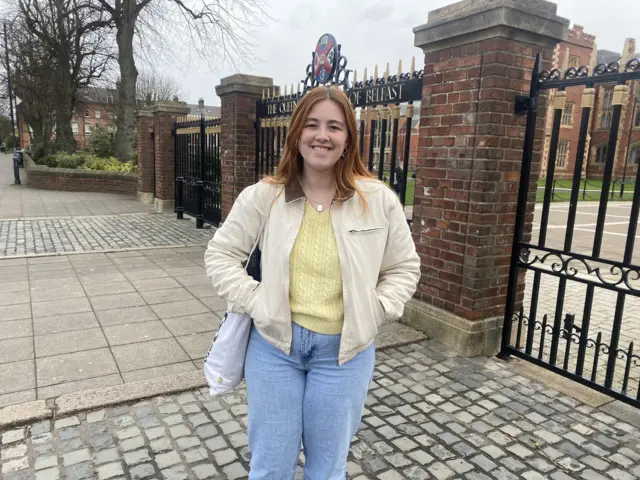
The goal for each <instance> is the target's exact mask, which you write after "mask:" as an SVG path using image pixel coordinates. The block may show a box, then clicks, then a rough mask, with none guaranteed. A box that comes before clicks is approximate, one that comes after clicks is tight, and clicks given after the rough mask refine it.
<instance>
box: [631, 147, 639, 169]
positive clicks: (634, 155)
mask: <svg viewBox="0 0 640 480" xmlns="http://www.w3.org/2000/svg"><path fill="white" fill-rule="evenodd" d="M629 163H630V164H631V165H640V145H634V146H632V147H631V152H630V153H629Z"/></svg>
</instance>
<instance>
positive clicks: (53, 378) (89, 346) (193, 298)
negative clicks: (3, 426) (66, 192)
mask: <svg viewBox="0 0 640 480" xmlns="http://www.w3.org/2000/svg"><path fill="white" fill-rule="evenodd" d="M204 250H205V249H204V247H191V248H170V249H150V250H138V251H129V252H117V253H106V254H105V253H100V254H82V255H68V256H45V257H38V258H29V259H26V258H23V259H12V260H6V259H5V260H2V259H0V407H2V406H5V405H10V404H15V403H22V402H27V401H31V400H35V399H46V398H52V397H58V396H59V395H62V394H64V393H68V392H74V391H78V390H85V389H92V388H97V387H103V386H110V385H118V384H121V383H128V382H133V381H136V380H143V379H148V378H154V377H161V376H166V375H172V374H178V373H183V372H190V371H195V370H201V369H202V359H203V357H204V355H205V354H206V352H207V350H208V347H209V345H210V342H211V340H212V338H213V333H214V331H215V329H216V328H217V327H218V325H219V324H220V318H221V317H222V316H223V315H224V310H225V309H226V303H225V302H224V301H223V300H222V299H221V298H219V297H217V296H215V295H214V292H213V287H212V286H211V282H210V280H209V278H208V277H207V276H206V274H205V271H204V267H203V265H204ZM393 328H395V329H399V328H405V329H406V330H405V331H404V334H409V335H412V336H411V338H412V339H413V340H415V339H416V338H421V337H422V338H423V336H422V335H421V334H418V333H417V332H415V331H414V330H412V329H409V328H407V327H401V326H400V325H399V324H396V325H395V326H394V327H393Z"/></svg>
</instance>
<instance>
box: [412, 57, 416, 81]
mask: <svg viewBox="0 0 640 480" xmlns="http://www.w3.org/2000/svg"><path fill="white" fill-rule="evenodd" d="M415 71H416V57H412V58H411V76H412V77H413V72H415Z"/></svg>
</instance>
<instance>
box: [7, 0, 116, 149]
mask: <svg viewBox="0 0 640 480" xmlns="http://www.w3.org/2000/svg"><path fill="white" fill-rule="evenodd" d="M18 7H19V10H18V14H19V16H20V17H21V18H22V20H23V24H24V27H25V28H26V31H27V32H28V33H29V34H30V35H31V36H32V37H33V39H34V40H36V41H37V42H38V43H39V45H40V46H41V48H42V49H43V51H44V52H45V53H46V54H47V55H49V56H50V58H51V59H52V60H53V61H54V62H55V63H56V68H55V70H54V71H53V72H52V76H51V79H50V80H51V82H52V83H53V85H54V86H55V87H54V88H55V92H54V94H55V97H54V98H55V99H56V103H57V108H56V109H55V115H56V140H55V142H56V147H57V148H58V149H60V150H65V151H69V152H71V151H74V150H75V140H74V138H73V131H72V129H71V118H72V116H73V108H74V106H75V101H76V95H77V92H78V89H80V88H83V87H86V86H87V85H89V84H90V83H91V82H92V81H93V80H95V79H97V78H100V76H101V75H102V74H103V73H104V72H105V70H106V69H107V67H108V64H109V62H110V61H111V60H112V59H113V49H112V48H111V42H110V37H109V31H108V30H107V29H106V27H107V26H108V25H109V21H110V20H109V18H108V16H107V15H105V14H104V12H102V11H100V10H99V9H95V8H91V6H89V5H86V4H85V3H84V1H83V0H18Z"/></svg>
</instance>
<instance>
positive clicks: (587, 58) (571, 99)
mask: <svg viewBox="0 0 640 480" xmlns="http://www.w3.org/2000/svg"><path fill="white" fill-rule="evenodd" d="M593 48H594V43H593V37H591V36H589V35H585V34H584V32H583V30H582V27H580V26H576V27H574V28H573V29H572V30H571V31H570V32H569V36H568V39H567V42H563V43H560V44H559V46H558V50H559V56H558V65H559V66H560V67H561V69H562V70H563V71H564V68H563V67H564V65H568V66H571V60H572V58H573V57H578V58H579V59H580V61H579V65H580V66H583V65H586V66H588V65H589V64H590V62H591V55H592V53H593ZM584 88H585V87H573V88H568V89H567V90H566V92H567V104H569V103H572V104H573V116H572V122H571V125H562V126H561V127H560V136H559V139H560V141H568V142H569V150H568V153H567V159H566V162H565V164H564V166H562V167H560V166H556V169H555V175H554V178H572V177H573V171H574V169H575V162H576V153H577V148H578V140H579V136H580V122H581V120H582V92H583V91H584ZM547 118H548V121H549V124H548V126H547V128H548V129H550V128H551V127H552V125H553V111H551V112H550V115H548V116H547ZM549 131H550V130H549ZM545 163H546V162H545ZM544 168H545V169H546V165H545V167H544Z"/></svg>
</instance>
